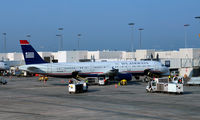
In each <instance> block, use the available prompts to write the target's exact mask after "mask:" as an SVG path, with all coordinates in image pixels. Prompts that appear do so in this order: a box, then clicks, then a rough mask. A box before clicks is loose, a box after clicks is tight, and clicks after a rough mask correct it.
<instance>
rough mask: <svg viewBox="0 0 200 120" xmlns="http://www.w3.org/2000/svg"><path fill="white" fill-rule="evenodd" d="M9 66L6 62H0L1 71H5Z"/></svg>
mask: <svg viewBox="0 0 200 120" xmlns="http://www.w3.org/2000/svg"><path fill="white" fill-rule="evenodd" d="M8 69H9V67H8V65H7V64H6V63H4V62H0V71H5V70H8Z"/></svg>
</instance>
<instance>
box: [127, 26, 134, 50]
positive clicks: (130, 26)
mask: <svg viewBox="0 0 200 120" xmlns="http://www.w3.org/2000/svg"><path fill="white" fill-rule="evenodd" d="M128 25H129V26H130V27H131V32H132V33H131V51H132V52H133V49H134V47H133V43H134V41H133V40H134V39H133V26H134V25H135V23H129V24H128Z"/></svg>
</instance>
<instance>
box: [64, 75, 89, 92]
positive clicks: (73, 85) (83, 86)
mask: <svg viewBox="0 0 200 120" xmlns="http://www.w3.org/2000/svg"><path fill="white" fill-rule="evenodd" d="M68 88H69V94H71V93H83V92H87V91H88V83H87V80H80V78H77V79H71V80H69V85H68Z"/></svg>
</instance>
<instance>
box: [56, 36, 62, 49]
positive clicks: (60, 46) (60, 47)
mask: <svg viewBox="0 0 200 120" xmlns="http://www.w3.org/2000/svg"><path fill="white" fill-rule="evenodd" d="M56 36H57V37H59V38H60V45H59V50H60V51H61V50H62V35H60V34H58V35H56Z"/></svg>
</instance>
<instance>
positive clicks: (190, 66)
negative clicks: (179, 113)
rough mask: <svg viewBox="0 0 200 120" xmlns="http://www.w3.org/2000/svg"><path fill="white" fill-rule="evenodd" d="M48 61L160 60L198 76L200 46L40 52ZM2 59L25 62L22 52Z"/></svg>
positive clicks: (1, 57)
mask: <svg viewBox="0 0 200 120" xmlns="http://www.w3.org/2000/svg"><path fill="white" fill-rule="evenodd" d="M38 53H39V54H40V56H41V57H42V58H43V59H44V60H45V61H47V62H89V61H91V62H95V61H102V62H106V61H127V60H159V61H160V62H162V63H163V64H165V65H166V66H168V67H169V68H170V71H179V73H180V75H181V76H183V75H185V74H186V75H187V76H197V75H198V74H199V73H200V70H199V68H200V48H181V49H179V50H176V51H156V50H154V49H146V50H145V49H144V50H136V51H135V52H127V51H109V50H103V51H86V50H84V51H58V52H38ZM0 61H7V62H8V63H9V65H10V66H18V65H23V64H25V62H24V58H23V55H22V53H16V52H14V53H0Z"/></svg>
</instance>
